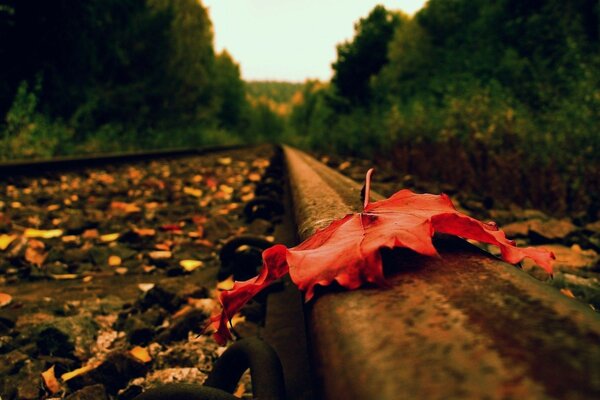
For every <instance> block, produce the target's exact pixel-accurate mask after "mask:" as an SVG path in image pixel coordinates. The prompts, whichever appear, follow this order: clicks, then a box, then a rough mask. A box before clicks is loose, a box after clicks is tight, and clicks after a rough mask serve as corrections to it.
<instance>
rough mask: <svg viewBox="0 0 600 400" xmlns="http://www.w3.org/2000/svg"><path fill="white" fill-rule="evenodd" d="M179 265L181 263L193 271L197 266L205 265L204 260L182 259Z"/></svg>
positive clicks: (189, 270)
mask: <svg viewBox="0 0 600 400" xmlns="http://www.w3.org/2000/svg"><path fill="white" fill-rule="evenodd" d="M179 265H181V267H182V268H183V269H185V270H186V271H188V272H191V271H193V270H195V269H196V268H200V267H202V266H203V265H204V262H202V261H200V260H181V261H180V262H179Z"/></svg>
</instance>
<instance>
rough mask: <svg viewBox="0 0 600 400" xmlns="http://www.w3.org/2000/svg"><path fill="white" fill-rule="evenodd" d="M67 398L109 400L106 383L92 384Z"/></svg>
mask: <svg viewBox="0 0 600 400" xmlns="http://www.w3.org/2000/svg"><path fill="white" fill-rule="evenodd" d="M65 400H108V395H107V394H106V389H105V388H104V385H100V384H98V385H91V386H86V387H84V388H83V389H80V390H78V391H76V392H75V393H71V394H70V395H68V396H67V397H66V398H65Z"/></svg>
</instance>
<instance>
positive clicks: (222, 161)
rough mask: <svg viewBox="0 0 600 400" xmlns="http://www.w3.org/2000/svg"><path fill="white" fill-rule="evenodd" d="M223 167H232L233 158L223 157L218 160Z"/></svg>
mask: <svg viewBox="0 0 600 400" xmlns="http://www.w3.org/2000/svg"><path fill="white" fill-rule="evenodd" d="M217 161H218V162H219V164H221V165H225V166H226V165H231V157H222V158H219V159H218V160H217Z"/></svg>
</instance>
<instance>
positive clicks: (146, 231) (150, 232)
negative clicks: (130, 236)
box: [133, 228, 156, 236]
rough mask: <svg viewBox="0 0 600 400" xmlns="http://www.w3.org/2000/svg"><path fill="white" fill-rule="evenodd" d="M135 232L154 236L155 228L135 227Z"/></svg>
mask: <svg viewBox="0 0 600 400" xmlns="http://www.w3.org/2000/svg"><path fill="white" fill-rule="evenodd" d="M133 231H134V232H135V233H137V234H138V235H140V236H154V235H156V229H151V228H139V229H138V228H136V229H134V230H133Z"/></svg>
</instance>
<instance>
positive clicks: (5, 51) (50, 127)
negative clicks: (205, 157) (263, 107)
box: [0, 0, 261, 157]
mask: <svg viewBox="0 0 600 400" xmlns="http://www.w3.org/2000/svg"><path fill="white" fill-rule="evenodd" d="M0 59H1V60H3V61H2V62H1V63H0V115H3V116H6V117H5V120H4V121H3V122H4V124H2V126H1V127H0V129H1V130H2V138H1V139H2V140H1V145H0V155H2V156H4V157H9V156H11V155H14V154H20V155H22V156H29V157H40V156H52V155H56V154H66V153H73V152H82V151H88V152H93V151H106V150H121V149H123V148H124V147H125V148H127V147H128V148H145V147H156V146H161V147H164V146H170V147H176V146H182V145H198V144H204V143H208V142H214V141H219V142H223V141H239V140H243V139H244V136H246V137H254V136H258V137H260V135H261V132H257V131H256V125H257V124H259V123H260V121H259V117H257V116H256V115H254V110H253V108H252V106H251V104H250V103H249V102H248V101H247V98H246V87H245V84H244V82H243V81H242V79H241V78H240V69H239V66H238V65H237V64H236V62H235V61H234V60H233V58H232V57H231V56H230V55H229V54H228V53H227V52H225V51H224V52H221V53H216V52H215V50H214V47H213V29H212V24H211V21H210V19H209V16H208V14H207V10H206V8H205V7H204V6H203V5H202V2H201V1H196V0H86V1H76V0H56V1H45V2H44V1H37V0H0ZM15 152H16V153H15Z"/></svg>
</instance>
